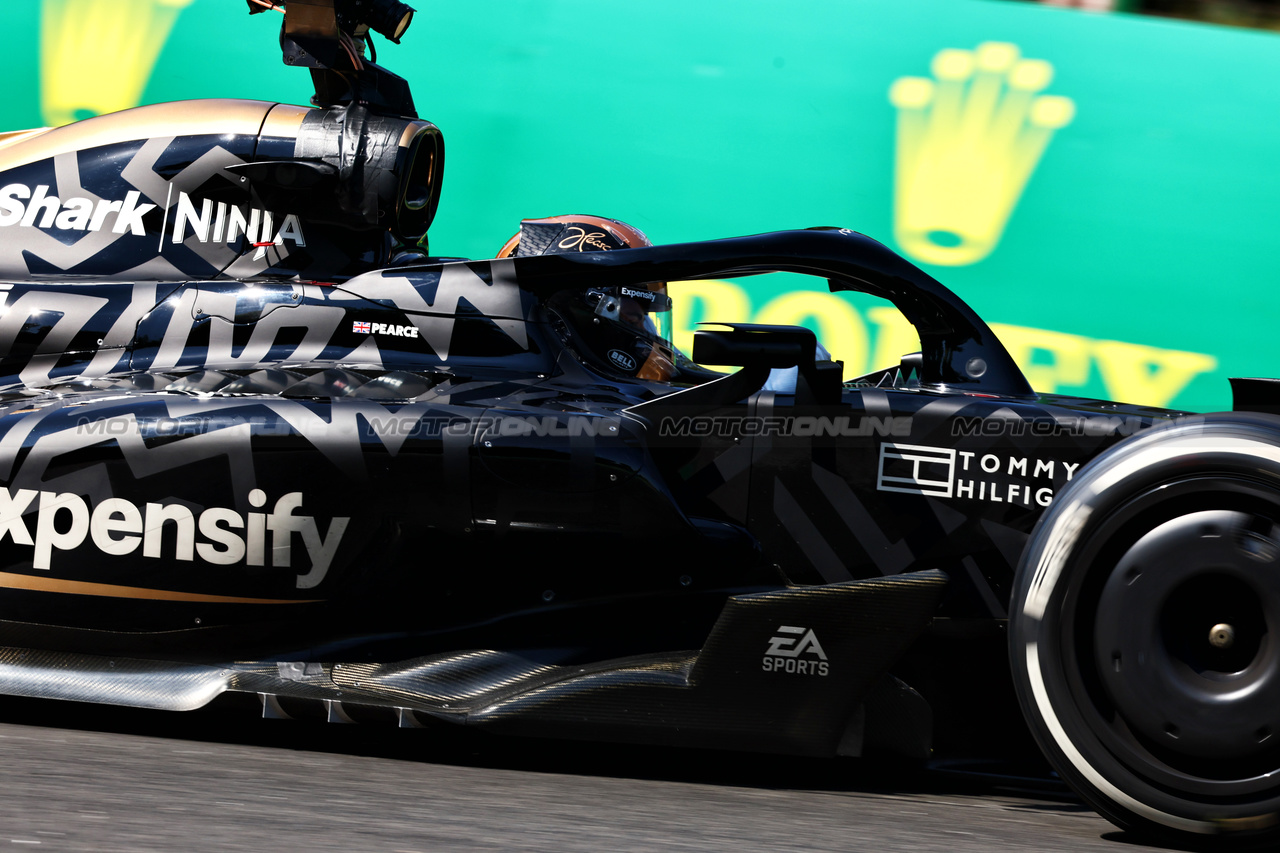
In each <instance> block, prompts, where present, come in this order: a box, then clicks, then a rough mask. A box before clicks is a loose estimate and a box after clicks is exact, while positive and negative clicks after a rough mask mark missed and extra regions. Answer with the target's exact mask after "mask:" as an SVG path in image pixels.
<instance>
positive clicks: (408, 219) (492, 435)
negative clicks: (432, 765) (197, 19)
mask: <svg viewBox="0 0 1280 853" xmlns="http://www.w3.org/2000/svg"><path fill="white" fill-rule="evenodd" d="M254 2H257V0H254ZM251 5H252V4H251ZM258 5H260V6H261V5H270V4H269V3H266V2H265V0H263V2H261V3H258ZM404 8H405V7H401V6H400V5H399V4H397V3H394V2H392V0H378V2H371V0H340V2H338V3H337V4H336V6H335V3H334V2H333V0H311V2H306V3H304V2H302V0H290V3H289V14H287V15H286V17H285V25H284V32H283V38H282V43H283V45H284V48H285V55H286V60H287V61H290V62H291V63H292V64H299V65H304V66H308V67H310V68H311V69H312V72H313V75H314V77H315V80H316V92H317V94H316V99H315V102H316V105H317V106H316V107H315V108H310V109H304V108H301V107H292V106H285V105H279V104H270V103H259V102H248V101H211V102H201V103H199V104H179V105H160V106H151V107H142V108H138V109H135V110H130V111H126V112H123V113H118V114H114V115H108V116H102V117H99V118H93V119H89V120H86V121H83V122H80V123H78V124H75V125H71V126H67V127H63V128H57V129H54V130H45V131H30V132H22V133H15V134H9V135H7V136H5V137H3V138H0V173H2V174H0V275H2V276H3V279H4V281H5V282H6V283H4V284H2V285H0V305H2V306H3V313H0V479H2V480H3V486H2V487H0V692H2V693H5V694H11V695H20V696H34V697H52V698H61V699H70V700H80V701H90V702H101V703H115V704H120V705H131V706H139V707H147V708H163V709H173V710H183V709H193V708H197V707H200V706H203V705H205V704H206V703H208V702H210V701H211V700H213V699H214V698H215V697H217V696H219V695H220V694H223V693H227V692H240V693H245V694H249V695H253V694H256V695H257V696H258V697H260V700H261V705H262V710H263V713H264V714H265V715H266V716H278V717H287V716H291V715H302V714H307V713H310V712H312V711H314V710H316V709H318V710H319V711H320V712H321V713H323V714H324V715H325V716H326V717H328V718H329V719H333V720H376V719H385V720H388V721H391V722H393V723H398V724H400V725H403V726H414V725H418V724H419V723H421V722H422V721H424V720H428V719H429V718H436V719H443V720H448V721H453V722H456V723H461V724H466V725H469V726H478V727H483V728H485V729H489V730H492V731H494V732H499V733H515V734H530V735H538V736H553V737H563V738H583V739H601V740H613V741H626V742H642V743H657V744H684V745H694V746H702V747H707V746H710V747H722V748H727V749H738V750H760V751H770V752H781V753H793V754H803V755H816V756H835V755H845V756H859V755H869V754H875V753H879V754H891V755H900V756H904V757H906V758H916V759H919V758H924V757H928V756H930V755H931V754H945V753H946V752H948V751H951V752H959V751H964V750H971V749H974V748H981V749H987V748H997V747H999V746H1000V745H1001V744H1002V743H1007V741H1008V740H1009V738H1010V734H1009V733H1010V732H1011V731H1013V730H1015V729H1018V728H1020V724H1015V725H1012V726H1011V725H1010V723H1009V721H1010V720H1011V719H1013V718H1014V717H1015V716H1016V715H1017V713H1018V710H1017V706H1018V705H1019V704H1020V705H1021V712H1022V713H1023V714H1024V715H1025V719H1026V721H1027V723H1028V724H1029V727H1030V730H1031V732H1032V734H1033V735H1034V737H1035V739H1036V740H1037V741H1038V742H1039V745H1040V746H1041V747H1042V748H1043V750H1044V752H1045V754H1046V755H1047V756H1048V758H1049V760H1050V761H1051V762H1052V764H1053V765H1054V766H1055V767H1056V768H1057V770H1058V771H1059V772H1060V773H1061V774H1062V776H1063V777H1065V778H1066V779H1067V780H1068V781H1069V782H1070V783H1071V784H1072V785H1073V786H1074V787H1075V788H1076V789H1077V790H1079V791H1080V793H1081V794H1083V795H1084V796H1085V797H1086V798H1087V799H1088V800H1089V801H1090V802H1091V803H1093V804H1094V805H1095V806H1096V807H1097V808H1098V809H1099V810H1101V811H1102V812H1103V813H1104V814H1105V815H1107V816H1108V817H1109V818H1111V819H1112V820H1114V821H1115V822H1117V823H1118V824H1120V825H1122V826H1126V827H1132V828H1137V829H1141V830H1145V831H1150V832H1155V833H1158V834H1162V835H1163V836H1165V837H1172V838H1181V839H1183V840H1185V839H1188V838H1192V839H1194V838H1200V837H1210V836H1211V837H1218V836H1225V837H1228V838H1231V839H1234V840H1239V841H1241V842H1244V843H1274V842H1275V840H1276V839H1277V837H1278V835H1277V834H1278V832H1280V823H1278V819H1280V818H1278V816H1280V747H1278V746H1277V745H1278V744H1280V737H1277V736H1276V735H1278V734H1280V647H1278V646H1277V638H1278V637H1280V562H1278V561H1280V528H1278V527H1277V525H1280V419H1277V417H1276V416H1275V415H1274V414H1272V413H1273V412H1275V411H1278V410H1280V394H1277V392H1276V386H1275V385H1274V384H1273V383H1271V382H1269V381H1267V380H1241V381H1237V384H1236V400H1237V406H1236V409H1237V411H1234V412H1230V413H1219V414H1213V415H1196V416H1191V415H1187V414H1186V413H1181V412H1170V411H1165V410H1157V409H1151V408H1143V407H1135V406H1123V405H1118V404H1115V403H1109V402H1100V401H1092V400H1083V399H1077V398H1068V397H1060V396H1046V395H1037V394H1036V393H1035V392H1033V390H1032V389H1031V388H1030V387H1029V386H1028V384H1027V382H1026V380H1025V379H1024V378H1023V376H1022V374H1021V372H1020V371H1019V369H1018V367H1017V365H1016V364H1015V363H1014V362H1013V360H1012V359H1011V358H1010V356H1009V354H1008V353H1007V351H1006V350H1005V349H1004V347H1003V346H1002V345H1001V344H1000V342H999V341H998V340H997V339H996V337H995V335H994V334H992V332H991V330H990V329H989V328H988V327H987V326H986V324H984V323H983V321H982V320H981V319H979V318H978V317H977V316H976V315H975V314H974V312H973V311H972V310H971V309H970V308H968V307H967V306H966V305H965V304H964V303H963V302H962V301H961V300H960V299H958V298H957V297H956V296H955V295H953V294H952V293H951V292H950V291H948V290H947V289H946V288H944V287H943V286H942V285H940V284H939V283H938V282H936V281H935V280H933V279H932V278H930V277H929V276H928V275H926V274H925V273H923V272H922V271H920V270H919V269H917V268H915V267H914V266H912V265H911V264H910V263H908V262H906V261H905V260H903V259H902V258H900V257H898V256H896V255H895V254H894V253H893V252H891V251H890V250H889V249H887V248H886V247H884V246H883V245H881V244H880V243H877V242H875V241H874V240H871V239H869V238H867V237H865V236H862V235H860V234H857V233H854V232H852V231H848V230H840V229H811V230H803V231H784V232H779V233H772V234H763V235H759V236H753V237H741V238H736V239H727V240H718V241H711V242H703V243H690V244H683V245H666V246H650V247H642V248H626V249H616V250H612V251H605V250H602V249H606V248H610V247H609V246H604V245H600V244H598V242H593V240H594V238H593V237H592V235H593V234H595V232H590V233H589V228H588V227H583V228H580V229H579V231H580V232H581V233H578V232H576V231H573V230H572V228H573V226H571V225H565V226H564V227H565V228H566V229H568V230H566V231H564V232H563V233H561V232H547V231H546V230H545V228H544V230H543V231H539V230H538V229H537V228H535V227H534V226H533V225H530V226H529V227H528V228H526V230H525V231H522V240H523V241H525V243H526V248H530V247H532V246H533V244H535V243H536V244H538V246H540V247H541V248H543V249H545V248H547V247H549V246H552V244H554V247H555V248H556V249H557V251H552V252H541V253H539V252H532V251H531V252H527V253H523V254H522V253H519V252H517V253H515V254H513V256H511V257H505V258H499V259H494V260H483V261H468V260H458V259H453V260H450V259H438V258H430V257H427V256H426V255H425V253H424V252H422V251H419V250H417V249H416V245H417V244H418V243H419V241H420V238H422V237H423V236H424V235H425V233H426V231H427V228H428V226H429V225H430V223H431V220H432V218H433V216H434V211H435V207H436V201H437V199H438V196H439V191H440V179H441V174H442V169H443V155H444V148H443V141H442V138H441V136H440V133H439V131H438V130H437V129H436V128H435V127H434V126H433V125H431V124H430V123H429V122H425V121H422V120H419V119H418V118H416V116H415V114H414V110H413V106H412V101H411V100H410V98H409V95H408V89H407V86H405V85H403V81H401V80H399V78H396V77H394V75H391V74H389V72H386V71H384V70H383V69H381V68H380V67H378V66H377V65H375V64H374V63H372V62H370V61H368V60H366V59H364V58H363V53H364V50H363V47H364V43H365V42H366V40H367V39H368V25H369V24H371V23H372V24H373V25H375V28H381V29H380V31H384V32H385V34H387V35H389V36H391V37H393V38H398V37H399V36H400V35H401V34H402V32H403V29H404V26H405V25H407V20H408V16H407V14H405V13H404V12H403V9H404ZM375 13H376V14H375ZM544 225H545V224H544ZM546 227H550V226H546ZM597 236H599V235H597ZM588 238H592V239H588ZM566 247H568V248H566ZM535 248H536V247H535ZM770 271H783V272H791V273H800V274H804V275H809V276H818V277H820V278H821V279H825V280H827V281H828V282H829V284H830V288H831V289H832V290H835V291H841V290H856V291H864V292H867V293H871V294H874V295H877V296H880V297H883V298H885V299H888V300H890V301H891V302H892V303H893V304H894V305H895V306H897V307H898V308H899V309H900V310H901V312H902V313H903V314H904V315H905V317H906V318H907V319H908V320H910V322H911V323H912V324H914V326H915V328H916V330H917V332H918V334H919V340H920V351H919V352H918V353H913V354H910V355H906V356H904V358H903V359H902V361H901V363H899V364H893V365H888V366H886V367H885V369H883V370H881V371H878V372H876V373H873V374H871V375H867V376H864V377H861V378H859V379H857V380H855V381H851V382H848V381H844V380H843V377H842V373H841V366H840V365H839V364H837V363H832V362H830V361H827V360H824V359H822V358H821V357H820V355H819V353H820V350H819V348H818V346H817V342H816V341H815V339H814V335H813V334H812V333H811V332H809V331H807V330H805V329H802V328H795V327H769V326H758V325H750V324H733V323H725V324H723V325H720V326H716V327H713V328H706V329H704V330H702V331H700V332H699V333H698V338H697V342H696V344H695V347H694V350H693V353H692V356H693V360H692V361H690V360H688V359H685V358H684V357H683V356H682V355H681V354H679V353H678V352H676V351H674V350H673V349H672V348H671V347H670V346H669V344H668V343H667V341H666V339H665V338H664V336H663V334H662V331H663V326H664V322H663V321H664V316H663V315H664V313H665V312H666V309H667V308H668V306H669V299H668V297H667V296H666V283H668V282H674V284H672V285H671V286H672V287H673V288H674V287H678V286H679V284H678V283H679V282H680V281H684V280H690V279H700V278H710V277H733V276H746V275H754V274H758V273H763V272H770ZM721 319H725V320H728V321H732V320H734V319H738V318H721ZM698 363H705V364H712V365H721V366H732V367H737V368H739V369H738V370H737V371H736V372H733V373H729V374H716V373H711V372H709V371H707V370H705V369H703V368H701V367H698V366H697V365H698ZM788 369H789V370H790V374H791V376H790V378H788V377H787V376H786V375H785V374H784V371H787V370H788ZM1010 653H1011V654H1010ZM1010 662H1011V665H1010ZM1010 684H1012V688H1013V689H1010V687H1009V685H1010ZM1015 693H1016V697H1017V698H1016V700H1015V698H1014V697H1015Z"/></svg>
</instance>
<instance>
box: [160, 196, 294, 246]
mask: <svg viewBox="0 0 1280 853" xmlns="http://www.w3.org/2000/svg"><path fill="white" fill-rule="evenodd" d="M172 188H173V186H172V184H171V185H170V192H172ZM172 209H174V210H175V211H176V212H175V213H174V216H173V232H172V237H171V239H172V241H173V242H174V243H184V242H186V240H187V238H188V234H187V231H188V229H190V236H191V237H194V238H195V239H196V240H198V241H200V242H201V243H233V242H235V241H236V239H237V238H238V237H240V236H241V235H244V238H245V239H246V240H248V241H249V243H250V244H252V245H254V246H257V247H258V251H257V253H256V254H255V255H254V257H255V258H261V257H262V256H263V255H264V254H266V250H267V247H268V246H283V245H284V241H285V240H291V241H292V242H293V245H294V246H295V247H297V248H302V247H304V246H306V245H307V241H306V239H305V238H304V237H303V236H302V223H301V222H300V221H299V220H298V216H297V214H294V213H290V214H288V215H287V216H285V218H284V221H283V222H282V223H280V229H279V230H278V231H277V230H275V214H274V213H272V212H271V211H270V210H259V209H258V208H256V207H247V208H244V209H241V208H239V207H237V206H236V205H233V204H227V203H226V202H223V201H220V202H218V203H217V204H216V205H215V204H214V202H213V199H209V198H206V199H201V201H200V209H199V211H197V210H196V206H195V203H194V202H193V201H192V200H191V196H189V195H187V194H186V193H185V192H179V193H178V200H177V204H176V205H174V208H172ZM272 235H274V236H272ZM164 236H165V235H164V230H163V229H162V230H161V232H160V245H161V246H163V245H164Z"/></svg>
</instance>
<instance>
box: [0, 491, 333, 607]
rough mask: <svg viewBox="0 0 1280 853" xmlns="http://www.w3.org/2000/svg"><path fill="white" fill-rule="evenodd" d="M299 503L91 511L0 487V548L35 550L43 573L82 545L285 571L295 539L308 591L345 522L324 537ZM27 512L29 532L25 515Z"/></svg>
mask: <svg viewBox="0 0 1280 853" xmlns="http://www.w3.org/2000/svg"><path fill="white" fill-rule="evenodd" d="M302 500H303V498H302V492H289V493H288V494H286V495H282V496H281V497H280V498H279V499H277V500H276V502H275V505H274V506H273V507H272V509H271V512H248V513H243V514H242V513H239V512H237V511H236V510H234V509H229V508H226V507H207V508H205V509H204V510H202V511H200V512H198V513H197V512H196V511H193V510H192V509H191V508H190V507H187V506H185V505H183V504H177V503H172V504H159V503H148V504H143V505H142V506H139V505H138V504H135V503H133V502H132V501H129V500H126V499H124V498H108V499H106V500H103V501H100V502H99V503H98V505H97V506H95V507H93V508H92V510H91V509H90V508H89V505H88V503H87V502H86V501H85V500H84V498H82V497H81V496H80V495H77V494H74V493H55V492H44V491H40V492H37V491H35V490H34V489H17V490H16V491H11V490H9V489H7V488H3V487H0V543H3V542H4V541H5V540H6V539H7V540H9V541H10V542H12V543H13V544H14V545H21V546H26V547H30V548H32V549H33V553H32V567H33V568H35V569H43V570H47V569H49V568H50V565H51V563H52V559H53V553H54V552H55V551H73V550H77V549H79V548H82V547H85V546H86V545H89V546H91V547H93V548H96V549H97V550H98V551H100V552H102V553H103V554H109V555H112V556H125V555H133V556H135V557H138V556H141V557H144V558H150V559H162V558H165V557H168V558H169V559H173V560H179V561H185V562H190V561H194V560H199V561H200V562H203V563H209V564H212V565H217V566H231V565H237V564H241V565H246V566H268V565H270V566H273V567H281V568H290V567H292V565H293V553H294V548H293V546H294V543H295V541H296V540H295V539H294V534H295V533H296V534H299V535H300V536H301V538H302V545H303V548H304V549H305V551H306V554H307V557H308V558H309V559H310V562H311V570H310V571H309V572H308V573H307V574H305V575H302V576H300V577H299V578H298V582H297V586H298V588H299V589H308V588H310V587H313V586H316V585H317V584H319V583H320V581H322V580H323V579H324V576H325V574H326V573H327V572H328V571H329V565H330V563H331V562H332V560H333V555H334V553H335V552H336V551H337V550H338V543H339V542H341V541H342V534H343V533H344V532H346V529H347V522H348V521H350V518H334V519H332V520H330V521H329V524H328V529H327V530H326V531H325V532H324V533H323V534H322V533H321V530H320V525H319V523H318V522H317V520H316V519H315V518H314V517H313V516H309V515H295V514H294V511H295V510H297V509H298V508H300V507H301V506H302ZM266 502H267V496H266V493H265V492H263V491H262V490H261V489H254V490H253V491H251V492H249V503H250V505H252V506H254V507H263V506H265V505H266ZM32 509H34V510H35V523H34V530H33V529H32V527H31V526H29V525H28V521H27V518H26V517H25V516H26V514H27V513H28V512H29V511H30V510H32ZM268 539H270V545H268Z"/></svg>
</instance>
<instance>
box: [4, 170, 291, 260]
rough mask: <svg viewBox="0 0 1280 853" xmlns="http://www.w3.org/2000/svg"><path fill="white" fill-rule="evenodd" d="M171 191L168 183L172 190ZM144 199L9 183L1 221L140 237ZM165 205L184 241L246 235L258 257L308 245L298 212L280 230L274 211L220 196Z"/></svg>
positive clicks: (176, 235)
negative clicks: (273, 249)
mask: <svg viewBox="0 0 1280 853" xmlns="http://www.w3.org/2000/svg"><path fill="white" fill-rule="evenodd" d="M172 191H173V187H172V185H170V193H172ZM141 198H142V193H140V192H138V191H137V190H129V192H128V193H126V194H125V197H124V199H123V200H121V201H111V200H108V199H88V198H81V197H73V198H68V199H62V198H59V197H58V196H56V195H50V194H49V187H48V185H47V184H40V185H39V186H37V187H36V188H35V189H34V190H33V189H31V188H30V187H28V186H26V185H25V184H8V185H7V186H5V187H2V188H0V226H15V225H16V226H18V227H21V228H41V229H54V230H58V231H101V230H103V229H104V228H107V227H108V226H109V227H110V230H111V233H113V234H124V233H126V232H128V233H129V234H132V235H134V236H137V237H142V236H145V235H146V233H147V231H146V227H145V226H144V225H143V222H142V219H143V217H144V216H146V215H147V214H148V213H150V212H151V211H153V210H155V209H156V207H157V205H154V204H150V203H145V202H144V203H140V200H141ZM170 200H172V199H170ZM166 209H168V210H173V211H174V214H173V217H172V219H173V228H172V231H169V232H168V236H169V239H170V240H171V242H174V243H183V242H186V240H187V239H188V238H195V239H196V240H198V241H199V242H201V243H233V242H235V241H236V240H237V239H238V238H240V237H242V236H243V237H244V238H245V239H246V240H247V241H248V242H249V243H250V244H252V245H253V246H256V247H257V248H258V252H257V255H256V256H257V257H262V255H263V254H265V252H266V248H267V247H268V246H283V245H284V243H285V241H286V240H289V241H291V242H292V243H293V245H294V246H295V247H303V246H306V245H307V241H306V238H305V237H303V234H302V223H301V222H300V221H299V219H298V216H297V214H293V213H290V214H288V215H286V216H285V217H284V220H283V221H282V222H281V223H280V227H279V229H277V228H276V227H275V221H276V215H275V214H274V213H273V212H271V211H270V210H259V209H258V208H254V207H246V208H240V207H237V206H235V205H230V204H227V203H226V202H221V201H220V202H218V203H217V204H215V203H214V202H213V200H212V199H208V198H206V199H201V200H200V206H199V208H198V209H197V207H196V202H195V201H193V200H192V198H191V196H189V195H188V194H187V193H185V192H179V193H178V198H177V201H176V204H174V205H173V206H172V207H167V208H166ZM168 219H169V217H166V219H165V225H164V227H163V228H162V229H161V232H160V248H161V249H163V247H164V241H165V237H166V231H167V229H168Z"/></svg>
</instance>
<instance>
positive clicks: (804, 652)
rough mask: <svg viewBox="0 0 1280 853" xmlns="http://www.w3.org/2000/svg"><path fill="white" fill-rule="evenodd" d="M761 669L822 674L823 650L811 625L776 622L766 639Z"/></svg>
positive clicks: (825, 661)
mask: <svg viewBox="0 0 1280 853" xmlns="http://www.w3.org/2000/svg"><path fill="white" fill-rule="evenodd" d="M761 668H762V669H763V670H764V671H765V672H790V673H795V674H797V675H826V674H827V673H828V671H829V667H828V666H827V653H826V652H825V651H823V649H822V644H821V643H819V642H818V635H817V634H815V633H813V629H811V628H802V627H800V626H798V625H779V626H778V630H777V631H774V635H773V636H772V637H771V638H770V639H769V648H768V649H766V650H765V653H764V661H763V663H762V664H761Z"/></svg>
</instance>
